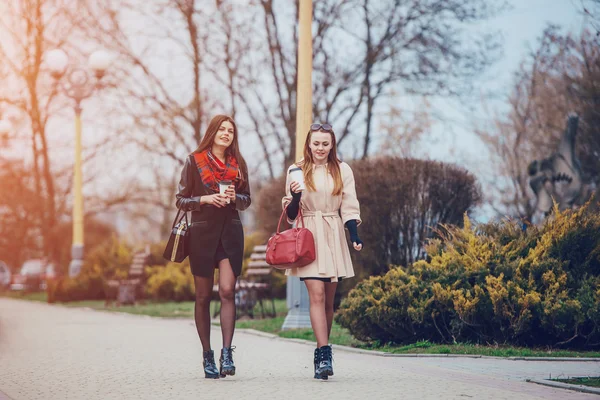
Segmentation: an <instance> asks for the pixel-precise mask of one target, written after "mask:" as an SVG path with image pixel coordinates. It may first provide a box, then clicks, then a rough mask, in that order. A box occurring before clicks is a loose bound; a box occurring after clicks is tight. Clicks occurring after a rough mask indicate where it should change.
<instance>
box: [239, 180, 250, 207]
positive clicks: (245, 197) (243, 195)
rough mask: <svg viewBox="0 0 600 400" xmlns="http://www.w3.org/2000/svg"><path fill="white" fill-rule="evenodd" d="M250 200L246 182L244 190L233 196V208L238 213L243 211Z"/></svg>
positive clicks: (248, 187) (248, 184) (248, 185)
mask: <svg viewBox="0 0 600 400" xmlns="http://www.w3.org/2000/svg"><path fill="white" fill-rule="evenodd" d="M251 203H252V200H251V199H250V182H246V184H245V185H244V188H243V189H241V190H240V191H239V192H238V193H236V194H235V208H236V210H238V211H244V210H245V209H247V208H248V207H250V204H251Z"/></svg>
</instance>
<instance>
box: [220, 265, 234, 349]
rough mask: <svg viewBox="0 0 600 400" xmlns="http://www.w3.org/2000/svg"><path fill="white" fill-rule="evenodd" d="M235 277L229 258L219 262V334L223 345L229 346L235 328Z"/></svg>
mask: <svg viewBox="0 0 600 400" xmlns="http://www.w3.org/2000/svg"><path fill="white" fill-rule="evenodd" d="M236 280H237V278H236V276H235V274H234V273H233V269H232V268H231V263H230V262H229V259H225V260H221V261H220V262H219V297H221V334H222V335H223V347H224V348H228V347H231V342H232V341H233V331H234V330H235V282H236Z"/></svg>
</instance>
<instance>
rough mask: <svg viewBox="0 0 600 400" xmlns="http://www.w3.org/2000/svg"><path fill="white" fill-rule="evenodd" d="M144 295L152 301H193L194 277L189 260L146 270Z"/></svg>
mask: <svg viewBox="0 0 600 400" xmlns="http://www.w3.org/2000/svg"><path fill="white" fill-rule="evenodd" d="M147 275H148V280H147V282H146V294H147V295H148V297H150V298H152V299H154V300H165V301H184V300H193V299H194V277H193V275H192V274H191V272H190V265H189V259H187V258H186V259H185V261H184V262H183V263H180V264H179V263H173V262H169V263H168V264H167V265H166V266H162V265H158V266H153V267H148V268H147Z"/></svg>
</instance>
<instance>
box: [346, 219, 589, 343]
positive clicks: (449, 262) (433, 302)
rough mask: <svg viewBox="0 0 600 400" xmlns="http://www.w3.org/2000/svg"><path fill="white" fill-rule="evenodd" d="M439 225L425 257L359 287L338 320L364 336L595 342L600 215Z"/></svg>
mask: <svg viewBox="0 0 600 400" xmlns="http://www.w3.org/2000/svg"><path fill="white" fill-rule="evenodd" d="M555 211H556V213H557V214H556V216H555V217H554V219H553V220H552V221H550V222H548V223H547V224H546V225H545V226H543V227H540V228H536V227H532V228H531V229H529V230H528V231H527V232H525V233H524V232H522V231H521V229H520V227H519V225H518V224H517V223H514V222H511V221H505V222H502V223H490V224H485V225H482V226H479V227H477V228H476V229H474V228H472V227H471V225H470V222H469V220H468V218H466V217H465V224H464V227H463V228H457V227H445V229H444V232H441V237H440V238H439V239H433V240H430V241H429V244H428V246H427V247H426V250H427V254H428V259H427V260H420V261H417V262H415V263H414V264H413V265H412V266H411V267H410V268H408V269H403V268H399V267H396V268H394V269H392V270H391V271H390V272H388V273H387V274H386V275H385V276H381V277H372V278H370V279H368V280H366V281H363V282H361V283H360V284H358V286H357V287H356V288H355V289H354V290H352V291H351V292H350V293H349V295H348V297H347V298H346V299H345V300H344V301H343V302H342V305H341V307H340V309H339V311H338V315H337V317H336V318H337V321H338V322H339V323H340V324H341V325H342V326H344V327H346V328H348V329H349V330H350V331H351V332H352V334H354V335H355V336H356V337H357V338H358V339H361V340H379V341H381V342H393V343H414V342H417V341H420V340H429V341H431V342H442V343H448V342H474V343H501V344H513V345H525V346H564V347H572V348H584V347H589V346H591V345H593V344H596V345H597V343H599V342H600V330H599V326H598V324H599V322H600V215H599V214H598V213H588V212H586V208H582V209H580V210H578V211H577V212H565V213H559V212H558V210H555Z"/></svg>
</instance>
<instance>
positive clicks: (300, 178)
mask: <svg viewBox="0 0 600 400" xmlns="http://www.w3.org/2000/svg"><path fill="white" fill-rule="evenodd" d="M290 178H291V179H292V182H294V181H296V182H298V183H299V184H300V191H302V190H304V189H306V186H305V185H304V173H303V172H302V168H298V167H295V168H292V169H290Z"/></svg>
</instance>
